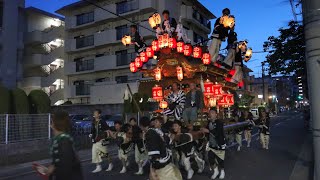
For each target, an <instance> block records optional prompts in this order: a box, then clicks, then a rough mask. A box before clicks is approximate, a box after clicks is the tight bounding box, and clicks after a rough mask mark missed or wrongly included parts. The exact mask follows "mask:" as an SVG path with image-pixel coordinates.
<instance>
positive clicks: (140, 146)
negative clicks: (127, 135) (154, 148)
mask: <svg viewBox="0 0 320 180" xmlns="http://www.w3.org/2000/svg"><path fill="white" fill-rule="evenodd" d="M143 118H145V117H143ZM129 123H130V125H131V127H132V134H133V136H132V142H133V143H134V144H135V151H134V157H135V161H136V163H137V164H138V167H139V170H138V172H136V173H135V174H136V175H142V174H143V166H144V165H145V164H146V162H147V161H148V154H147V151H146V149H145V143H144V140H143V133H142V130H141V128H140V127H139V126H138V125H137V120H136V119H135V118H131V119H130V121H129Z"/></svg>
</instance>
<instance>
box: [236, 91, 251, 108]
mask: <svg viewBox="0 0 320 180" xmlns="http://www.w3.org/2000/svg"><path fill="white" fill-rule="evenodd" d="M253 99H254V96H250V95H249V94H243V95H242V96H241V98H240V99H239V106H247V107H249V106H250V105H251V103H252V102H253Z"/></svg>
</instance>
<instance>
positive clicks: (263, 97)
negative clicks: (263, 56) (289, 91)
mask: <svg viewBox="0 0 320 180" xmlns="http://www.w3.org/2000/svg"><path fill="white" fill-rule="evenodd" d="M261 66H262V99H263V102H266V101H265V90H264V62H261Z"/></svg>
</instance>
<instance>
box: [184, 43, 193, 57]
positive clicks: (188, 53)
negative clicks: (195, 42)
mask: <svg viewBox="0 0 320 180" xmlns="http://www.w3.org/2000/svg"><path fill="white" fill-rule="evenodd" d="M183 54H184V55H185V56H191V54H192V46H191V44H185V45H184V50H183Z"/></svg>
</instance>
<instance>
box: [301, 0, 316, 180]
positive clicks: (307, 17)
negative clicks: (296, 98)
mask: <svg viewBox="0 0 320 180" xmlns="http://www.w3.org/2000/svg"><path fill="white" fill-rule="evenodd" d="M302 13H303V24H304V33H305V42H306V63H307V75H308V85H309V86H308V87H309V100H310V114H311V120H312V127H311V128H312V135H313V152H314V178H313V179H320V113H319V109H320V96H319V89H320V48H319V47H320V1H319V0H302Z"/></svg>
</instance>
